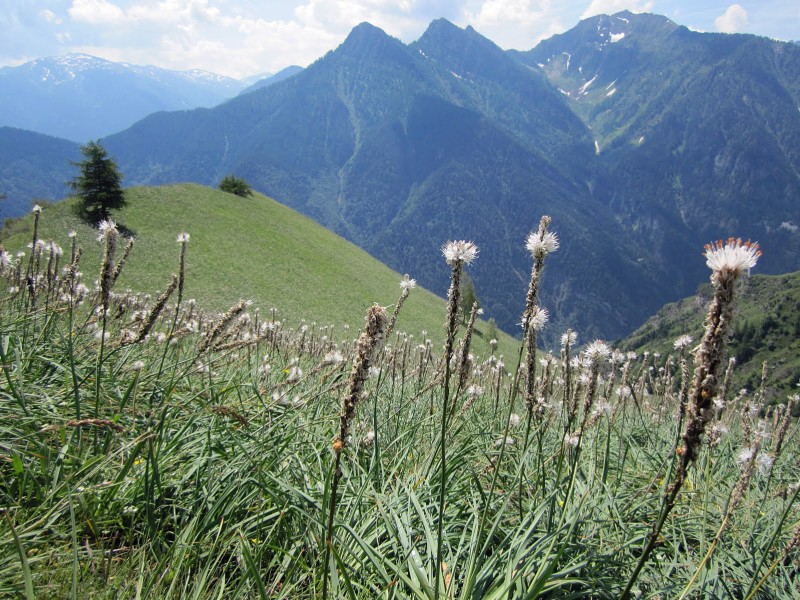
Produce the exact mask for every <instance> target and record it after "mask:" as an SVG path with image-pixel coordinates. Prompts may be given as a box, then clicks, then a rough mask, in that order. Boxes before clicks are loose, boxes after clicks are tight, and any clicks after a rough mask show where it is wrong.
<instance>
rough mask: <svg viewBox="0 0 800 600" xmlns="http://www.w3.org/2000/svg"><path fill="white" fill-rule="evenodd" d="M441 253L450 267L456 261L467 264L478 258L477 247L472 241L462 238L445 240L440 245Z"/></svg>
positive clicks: (456, 262)
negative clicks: (450, 240) (451, 240)
mask: <svg viewBox="0 0 800 600" xmlns="http://www.w3.org/2000/svg"><path fill="white" fill-rule="evenodd" d="M442 254H444V259H445V260H446V261H447V264H448V265H450V266H451V267H452V266H455V265H456V264H458V263H463V264H465V265H469V264H472V262H473V261H474V260H475V259H476V258H478V247H477V246H476V245H475V244H474V243H473V242H467V241H464V240H459V241H457V242H447V243H446V244H445V245H444V246H442Z"/></svg>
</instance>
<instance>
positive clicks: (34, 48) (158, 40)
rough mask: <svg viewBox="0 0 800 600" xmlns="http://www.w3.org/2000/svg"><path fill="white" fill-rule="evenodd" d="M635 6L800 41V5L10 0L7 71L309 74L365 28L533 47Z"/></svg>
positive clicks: (767, 0)
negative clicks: (66, 59) (50, 61)
mask: <svg viewBox="0 0 800 600" xmlns="http://www.w3.org/2000/svg"><path fill="white" fill-rule="evenodd" d="M625 9H627V10H631V11H632V12H653V13H657V14H661V15H664V16H667V17H669V18H670V19H672V20H673V21H675V22H676V23H678V24H679V25H686V26H687V27H689V28H691V29H695V30H699V31H709V32H712V31H713V32H724V33H753V34H757V35H762V36H767V37H771V38H775V39H779V40H798V39H800V0H750V1H748V0H739V2H730V1H717V0H563V1H562V0H399V1H398V0H395V1H389V0H0V66H13V65H19V64H22V63H24V62H27V61H29V60H33V59H36V58H40V57H44V56H61V55H64V54H67V53H70V52H83V53H86V54H92V55H94V56H99V57H101V58H105V59H107V60H111V61H115V62H128V63H132V64H139V65H156V66H158V67H162V68H165V69H175V70H188V69H203V70H206V71H211V72H214V73H219V74H221V75H228V76H230V77H236V78H244V77H248V76H254V75H261V74H268V73H275V72H277V71H279V70H280V69H282V68H284V67H287V66H289V65H300V66H303V67H305V66H308V65H309V64H310V63H312V62H313V61H315V60H316V59H318V58H320V57H322V56H323V55H324V54H325V53H326V52H327V51H329V50H333V49H335V48H336V47H337V46H338V45H339V44H341V43H342V42H343V41H344V39H345V38H346V37H347V34H348V33H349V32H350V30H351V29H352V28H353V27H355V26H356V25H358V24H359V23H361V22H363V21H368V22H370V23H372V24H373V25H375V26H377V27H380V28H381V29H383V30H384V31H385V32H386V33H388V34H389V35H392V36H394V37H396V38H399V39H400V40H402V41H403V42H406V43H409V42H412V41H414V40H415V39H417V38H419V37H420V36H421V35H422V34H423V33H424V31H425V29H426V28H427V26H428V24H429V23H430V22H431V21H432V20H434V19H437V18H439V17H444V18H446V19H449V20H450V21H452V22H453V23H455V24H456V25H459V26H460V27H466V26H467V25H471V26H472V27H474V28H475V29H476V30H477V31H478V32H480V33H481V34H483V35H484V36H486V37H488V38H489V39H491V40H492V41H494V42H495V43H496V44H498V45H499V46H500V47H502V48H505V49H508V48H516V49H518V50H528V49H530V48H533V47H534V46H535V45H536V44H537V43H538V42H539V41H541V40H543V39H546V38H548V37H550V36H552V35H554V34H557V33H561V32H564V31H566V30H568V29H570V28H572V27H573V26H574V25H576V24H577V23H578V21H579V20H581V19H585V18H588V17H590V16H593V15H596V14H601V13H605V14H613V13H615V12H618V11H620V10H625Z"/></svg>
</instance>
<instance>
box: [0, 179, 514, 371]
mask: <svg viewBox="0 0 800 600" xmlns="http://www.w3.org/2000/svg"><path fill="white" fill-rule="evenodd" d="M126 194H127V198H128V206H127V207H126V208H125V209H123V210H122V211H120V212H119V213H117V214H116V215H115V220H116V221H117V223H118V224H119V225H121V226H124V227H125V228H127V229H128V230H130V232H131V233H132V234H133V235H134V236H135V238H136V245H135V246H134V249H133V253H132V254H131V257H130V259H129V261H128V263H127V264H126V266H125V269H124V271H123V274H122V276H121V278H120V281H119V282H118V284H117V287H116V289H117V290H120V289H125V288H130V289H133V290H135V291H141V292H147V293H151V294H154V295H155V294H158V293H159V291H160V290H162V289H163V288H164V287H166V285H167V284H168V283H169V278H170V274H171V273H173V272H176V271H177V269H178V257H179V250H180V247H179V245H178V243H177V242H176V237H177V235H178V234H179V233H181V232H187V233H189V234H190V236H191V237H190V241H189V246H188V250H187V259H186V273H187V278H186V292H185V297H186V298H195V299H196V300H197V303H198V305H199V306H200V307H201V308H203V309H206V310H224V309H226V308H228V307H229V306H230V305H232V304H233V303H235V302H236V301H237V300H239V299H240V298H247V299H251V300H253V302H254V305H255V306H256V307H258V308H260V310H261V312H262V314H265V315H269V314H270V311H271V309H273V308H275V309H277V313H276V318H277V319H279V320H281V321H284V322H285V323H287V325H288V326H290V327H291V326H297V325H299V324H300V321H301V320H302V319H305V320H306V322H307V323H309V324H311V323H312V322H316V323H317V324H319V325H333V326H334V327H335V329H334V332H335V333H334V339H335V340H340V339H345V338H348V339H349V338H350V337H355V335H356V331H358V330H359V329H360V328H361V327H362V325H363V319H364V314H365V312H366V309H367V307H368V306H370V305H371V304H372V303H373V302H377V303H379V304H381V305H383V306H389V305H394V303H395V302H396V301H397V299H398V297H399V295H400V291H401V290H400V286H399V282H400V279H401V275H399V274H398V273H395V272H394V271H392V270H391V269H389V268H388V267H386V266H385V265H383V264H382V263H380V262H378V261H376V260H375V259H373V258H372V257H370V256H369V255H368V254H367V253H366V252H364V251H362V250H360V249H359V248H357V247H356V246H354V245H353V244H351V243H349V242H347V241H345V240H344V239H342V238H340V237H339V236H337V235H335V234H333V233H331V232H329V231H328V230H326V229H324V228H323V227H321V226H319V225H317V224H316V223H314V222H313V221H311V220H310V219H308V218H306V217H303V216H302V215H300V214H298V213H296V212H295V211H293V210H291V209H289V208H287V207H285V206H283V205H281V204H279V203H277V202H275V201H274V200H271V199H270V198H267V197H265V196H262V195H260V194H255V195H253V196H251V197H249V198H240V197H237V196H234V195H232V194H226V193H223V192H220V191H218V190H214V189H211V188H208V187H203V186H200V185H194V184H180V185H173V186H164V187H136V188H130V189H128V190H127V191H126ZM73 204H74V200H67V201H64V202H61V203H58V204H55V205H52V206H48V207H46V208H45V210H44V211H43V212H42V219H41V231H40V234H39V237H40V239H44V240H49V239H53V240H55V241H56V242H58V243H59V244H61V245H62V246H63V247H64V248H65V252H66V251H67V250H66V249H67V247H68V242H69V240H68V237H67V236H68V233H69V231H71V230H75V231H76V232H77V233H78V240H79V243H80V245H82V246H83V248H84V262H83V263H82V270H83V272H84V273H85V276H84V278H85V279H86V280H87V282H91V281H92V279H93V277H92V275H91V273H92V272H93V271H94V270H95V269H97V268H98V264H99V255H100V244H99V243H97V242H96V241H95V238H96V232H94V231H93V230H91V229H90V228H89V227H87V226H86V225H84V224H83V223H81V222H80V221H79V220H78V219H77V217H75V215H74V214H73V211H72V206H73ZM32 224H33V220H32V218H31V217H26V218H25V219H22V220H19V221H14V222H11V223H9V224H8V225H7V228H6V230H5V231H4V233H3V235H4V238H5V239H4V244H5V246H6V247H7V248H8V249H11V250H18V249H20V248H24V246H25V245H26V244H27V243H29V242H30V239H31V235H32ZM445 241H446V240H442V242H445ZM442 260H444V259H442ZM410 276H411V277H414V274H413V273H410ZM444 321H445V303H444V301H443V300H442V299H441V298H439V297H437V296H435V295H434V294H432V293H430V292H428V291H426V290H424V289H421V288H419V287H418V288H416V289H414V290H412V292H411V295H410V296H409V298H408V300H407V302H406V304H405V306H404V307H403V310H402V312H401V314H400V318H399V320H398V325H397V328H398V329H400V330H403V331H406V332H408V333H410V334H412V335H414V336H415V337H416V338H417V339H419V340H420V341H423V338H422V336H421V332H422V331H427V332H428V333H427V337H429V338H431V339H432V340H433V341H434V343H435V344H437V345H438V344H439V342H440V340H442V339H443V336H444V327H443V324H444ZM345 324H346V325H349V326H350V328H351V331H350V333H349V335H345V333H344V331H343V329H342V326H344V325H345ZM337 330H338V334H337V333H336V332H337ZM489 333H490V332H489V328H488V326H487V324H486V323H480V324H479V326H478V335H477V336H476V340H475V343H476V346H474V347H475V350H476V351H477V352H479V353H481V354H486V353H488V349H489V346H488V339H489V338H488V335H489ZM498 336H499V338H498V339H500V348H499V352H501V353H504V354H505V355H506V356H507V357H509V356H511V354H513V353H514V347H515V343H514V341H513V340H512V339H511V338H510V337H508V336H505V335H502V334H500V333H498Z"/></svg>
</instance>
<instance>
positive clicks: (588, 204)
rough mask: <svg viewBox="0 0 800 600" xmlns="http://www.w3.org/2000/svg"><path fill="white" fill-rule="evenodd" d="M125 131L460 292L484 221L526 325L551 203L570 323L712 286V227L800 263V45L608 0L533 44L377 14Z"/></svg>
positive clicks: (490, 304) (554, 289) (615, 324)
mask: <svg viewBox="0 0 800 600" xmlns="http://www.w3.org/2000/svg"><path fill="white" fill-rule="evenodd" d="M16 135H17V136H19V135H22V134H20V133H19V132H17V133H16ZM9 136H11V132H10V131H9V130H0V152H3V148H5V147H7V144H8V142H7V140H8V138H9ZM103 143H104V145H105V146H106V148H107V149H108V150H109V152H110V153H111V155H112V156H114V157H115V158H116V159H117V161H118V163H119V165H120V167H121V169H122V172H123V173H124V175H125V183H126V184H158V183H167V182H174V181H195V182H198V183H204V184H210V185H215V184H216V183H217V182H218V181H219V179H220V178H221V177H222V176H224V175H225V174H228V173H235V174H236V175H238V176H240V177H244V178H245V179H247V180H248V181H249V182H250V183H251V184H252V185H253V186H254V187H255V188H256V189H258V190H259V191H262V192H264V193H265V194H267V195H269V196H272V197H274V198H276V199H277V200H279V201H281V202H283V203H285V204H287V205H289V206H291V207H293V208H295V209H297V210H299V211H300V212H303V213H305V214H307V215H309V216H311V217H313V218H314V219H316V220H317V221H319V222H320V223H322V224H323V225H325V226H326V227H328V228H330V229H332V230H333V231H336V232H337V233H340V234H342V235H344V236H345V237H347V238H349V239H351V240H352V241H354V242H355V243H357V244H358V245H360V246H361V247H363V248H365V249H366V250H367V251H369V252H370V253H371V254H372V255H374V256H376V257H377V258H379V259H380V260H382V261H383V262H385V263H386V264H388V265H389V266H391V267H392V268H394V269H396V270H398V271H400V272H408V273H410V274H412V276H414V277H416V278H417V279H418V280H419V281H420V283H421V284H423V285H424V286H426V287H428V288H429V289H432V290H434V291H436V292H438V293H442V294H443V293H444V291H445V290H446V286H447V269H446V265H445V264H444V261H443V260H442V259H441V256H440V250H439V249H440V246H441V244H442V243H443V242H444V241H446V240H447V239H460V238H469V239H473V240H474V241H476V243H477V244H478V245H479V247H480V248H481V256H480V258H479V260H478V261H477V262H476V264H475V266H474V268H471V274H472V276H473V278H474V280H475V283H476V286H477V292H478V296H479V298H480V299H481V301H482V302H483V304H484V306H485V308H486V313H487V317H494V318H496V319H497V321H498V323H499V324H500V326H501V327H503V328H504V329H506V330H509V331H512V332H513V331H514V326H515V323H516V322H517V321H519V315H520V313H521V310H522V303H523V301H524V290H525V287H526V285H527V279H528V274H529V271H530V258H529V257H528V256H526V252H525V250H524V247H523V242H524V238H525V236H526V234H527V233H528V232H529V231H530V230H531V229H533V228H535V227H536V226H537V224H538V221H539V217H540V216H541V215H542V214H550V215H551V216H552V217H553V229H554V230H555V231H557V232H558V233H559V235H560V237H561V240H562V248H561V249H560V250H559V251H558V252H556V253H555V254H554V255H552V258H551V259H550V260H549V263H548V264H547V266H546V275H545V280H544V284H543V287H542V305H543V306H545V307H546V308H548V309H549V310H550V312H551V317H552V319H553V321H554V323H553V324H552V325H551V327H549V328H548V329H547V330H546V331H547V332H548V338H549V339H550V340H552V339H553V338H555V337H556V336H558V335H560V333H561V332H562V331H563V327H565V326H567V325H569V326H571V327H573V328H577V329H579V330H580V331H581V333H582V334H583V335H584V338H587V337H591V336H601V337H605V338H616V337H619V336H621V335H623V334H625V333H627V332H629V331H631V330H632V329H633V328H634V327H636V326H637V325H639V324H640V323H641V322H643V321H644V319H645V318H646V317H647V316H649V315H650V314H652V313H653V312H655V310H656V309H658V308H659V307H660V306H661V305H662V304H664V303H665V302H667V301H670V300H675V299H677V298H679V297H682V296H686V295H688V294H690V293H692V292H693V291H694V289H695V288H696V287H697V285H698V284H699V283H700V282H703V281H705V280H706V279H707V273H706V268H705V265H704V261H703V259H702V257H701V252H702V247H703V244H704V243H706V242H708V241H710V240H712V239H716V238H720V237H727V236H729V235H736V236H741V237H749V238H753V239H758V240H759V241H760V242H761V243H762V247H763V249H764V257H763V258H762V260H761V262H760V263H759V267H758V268H759V272H768V273H778V272H786V271H791V270H796V269H798V268H800V252H798V250H800V233H798V228H799V227H800V208H799V206H800V203H798V198H800V47H798V46H797V45H795V44H789V43H784V42H776V41H773V40H769V39H765V38H758V37H755V36H750V35H724V34H706V33H696V32H691V31H689V30H688V29H686V28H685V27H680V26H678V25H676V24H674V23H672V22H671V21H669V20H668V19H666V18H665V17H660V16H657V15H647V14H631V13H628V12H624V13H619V14H617V15H614V16H611V17H609V16H598V17H593V18H591V19H587V20H585V21H582V22H581V23H580V24H578V25H577V26H576V27H575V28H573V29H572V30H570V31H568V32H566V33H564V34H562V35H559V36H555V37H554V38H551V39H550V40H546V41H544V42H542V43H541V44H539V45H538V46H537V47H536V48H534V49H533V50H530V51H527V52H517V51H510V52H505V51H503V50H501V49H500V48H498V47H497V46H496V45H495V44H493V43H492V42H491V41H490V40H488V39H486V38H484V37H482V36H481V35H480V34H479V33H477V32H476V31H474V30H473V29H471V28H467V29H460V28H458V27H456V26H455V25H453V24H451V23H449V22H447V21H444V20H439V21H434V22H433V23H432V24H431V25H430V27H429V29H428V30H427V31H426V32H425V34H424V35H423V36H422V37H421V38H420V39H419V40H418V41H416V42H414V43H412V44H409V45H405V44H403V43H401V42H400V41H398V40H396V39H394V38H391V37H390V36H388V35H386V34H385V33H384V32H383V31H381V30H379V29H377V28H375V27H373V26H371V25H369V24H362V25H359V26H358V27H356V28H355V29H354V30H353V31H352V32H351V34H350V35H349V36H348V38H347V39H346V40H345V42H344V43H343V44H342V45H341V46H340V47H339V48H338V49H337V50H335V51H333V52H330V53H328V54H327V55H326V56H324V57H323V58H321V59H320V60H318V61H317V62H316V63H314V64H313V65H311V66H310V67H308V68H307V69H305V70H304V71H302V72H300V73H297V74H295V75H293V76H292V77H290V78H288V79H286V80H284V81H280V82H277V83H274V84H273V85H271V86H269V87H266V88H262V89H255V90H253V91H251V92H250V93H245V94H242V95H240V96H238V97H236V98H233V99H232V100H230V101H228V102H225V103H223V104H221V105H219V106H217V107H215V108H212V109H196V110H192V111H181V112H173V113H163V112H162V113H158V114H154V115H151V116H149V117H147V118H145V119H143V120H142V121H140V122H138V123H136V124H135V125H134V126H133V127H131V128H129V129H127V130H125V131H122V132H120V133H118V134H115V135H112V136H109V137H107V138H106V139H104V140H103ZM50 144H51V145H52V144H53V142H50ZM52 151H53V152H54V154H52V161H51V164H53V165H56V163H57V161H59V160H61V161H66V160H68V159H67V158H65V157H63V156H60V155H58V151H56V150H55V149H53V150H52ZM69 158H71V159H73V160H74V159H75V157H74V156H70V157H69ZM31 169H33V167H31ZM0 175H2V178H0V189H5V188H8V187H9V185H8V183H7V180H6V177H5V175H4V174H0ZM42 177H45V178H47V176H46V175H42ZM50 179H53V178H52V177H51V178H50ZM62 182H63V179H62ZM62 185H63V183H62ZM251 234H252V235H258V232H257V231H253V232H251Z"/></svg>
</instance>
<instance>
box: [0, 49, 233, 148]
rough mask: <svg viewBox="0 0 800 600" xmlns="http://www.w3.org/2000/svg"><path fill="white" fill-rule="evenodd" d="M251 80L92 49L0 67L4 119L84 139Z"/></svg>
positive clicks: (202, 101) (211, 100) (220, 96)
mask: <svg viewBox="0 0 800 600" xmlns="http://www.w3.org/2000/svg"><path fill="white" fill-rule="evenodd" d="M247 87H248V86H247V84H246V83H244V82H241V81H238V80H236V79H232V78H230V77H223V76H221V75H216V74H214V73H209V72H208V71H201V70H197V69H195V70H191V71H171V70H168V69H160V68H158V67H154V66H138V65H131V64H127V63H117V62H111V61H108V60H104V59H102V58H98V57H96V56H90V55H88V54H68V55H66V56H58V57H50V58H40V59H37V60H33V61H30V62H27V63H25V64H22V65H19V66H16V67H3V68H1V69H0V126H8V127H15V128H20V129H28V130H31V131H35V132H37V133H43V134H46V135H51V136H55V137H61V138H65V139H68V140H72V141H76V142H81V143H85V142H87V141H89V140H93V139H96V138H99V137H102V136H105V135H109V134H111V133H115V132H117V131H121V130H122V129H125V128H127V127H130V126H131V125H133V123H135V122H136V121H138V120H139V119H142V118H143V117H146V116H147V115H149V114H151V113H154V112H157V111H162V110H167V111H168V110H187V109H192V108H197V107H210V106H214V105H216V104H219V103H220V102H222V101H224V100H227V99H228V98H231V97H233V96H235V95H236V94H238V93H239V92H240V91H242V90H244V89H245V88H247Z"/></svg>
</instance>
